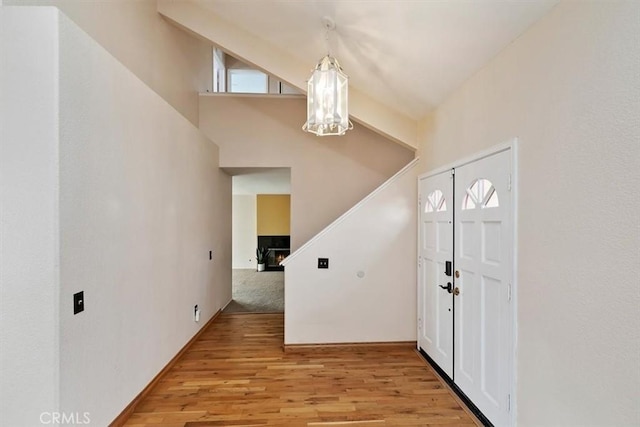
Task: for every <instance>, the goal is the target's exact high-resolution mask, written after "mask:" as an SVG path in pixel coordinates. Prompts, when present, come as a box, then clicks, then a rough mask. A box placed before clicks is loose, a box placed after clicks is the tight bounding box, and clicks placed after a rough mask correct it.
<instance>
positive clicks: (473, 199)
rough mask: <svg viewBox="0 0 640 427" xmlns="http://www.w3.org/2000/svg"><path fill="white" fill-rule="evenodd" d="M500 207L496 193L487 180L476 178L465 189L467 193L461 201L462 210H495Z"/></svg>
mask: <svg viewBox="0 0 640 427" xmlns="http://www.w3.org/2000/svg"><path fill="white" fill-rule="evenodd" d="M498 206H500V202H499V200H498V192H497V191H496V189H495V187H494V186H493V184H492V183H491V181H489V180H488V179H484V178H478V179H476V180H474V181H473V182H472V183H471V185H470V186H469V187H468V188H467V192H466V194H465V195H464V198H463V199H462V210H463V211H464V210H467V209H476V208H477V207H480V208H481V209H485V208H496V207H498Z"/></svg>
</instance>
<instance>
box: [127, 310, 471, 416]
mask: <svg viewBox="0 0 640 427" xmlns="http://www.w3.org/2000/svg"><path fill="white" fill-rule="evenodd" d="M283 323H284V317H283V315H282V314H222V315H221V316H220V317H219V318H218V319H217V320H216V321H215V322H213V323H212V324H211V325H210V326H209V328H208V329H207V330H206V331H205V332H204V333H203V334H202V335H201V337H200V338H199V339H198V340H197V341H196V342H195V343H194V345H193V346H192V347H191V348H190V349H189V350H188V351H187V352H186V353H185V354H184V355H183V356H182V358H181V359H180V360H179V361H178V362H177V363H176V365H175V366H174V367H173V369H171V370H170V371H169V372H168V373H167V375H166V376H165V377H164V378H163V379H162V380H161V381H160V382H159V383H158V385H157V386H156V387H155V388H154V389H153V390H152V391H151V393H150V394H149V395H148V396H147V397H146V398H145V399H144V400H143V401H142V402H141V403H140V404H139V405H138V407H137V408H136V410H135V412H134V413H133V414H132V416H131V417H130V418H129V420H128V421H127V423H126V424H125V425H126V426H129V427H143V426H144V427H152V426H154V427H213V426H216V427H217V426H271V425H280V426H350V427H354V426H400V425H402V426H430V425H447V426H472V425H475V423H474V420H473V419H472V418H471V417H470V416H469V415H468V413H467V412H465V410H464V409H463V408H462V407H461V406H460V405H459V404H458V402H457V400H456V399H455V398H454V397H453V395H452V393H451V392H450V391H449V390H448V389H447V388H446V387H445V386H444V385H443V384H442V383H441V382H440V381H439V380H438V378H436V376H435V375H434V374H433V372H432V371H431V370H430V369H429V368H428V367H427V366H426V364H425V362H424V361H423V360H422V359H421V358H420V357H419V356H418V355H417V353H416V352H415V351H414V350H413V349H412V348H411V347H410V346H407V345H395V346H394V345H381V346H370V347H369V346H366V347H362V346H351V347H319V348H301V349H296V350H295V351H287V352H286V353H285V352H284V351H283V348H282V344H283V329H284V327H283Z"/></svg>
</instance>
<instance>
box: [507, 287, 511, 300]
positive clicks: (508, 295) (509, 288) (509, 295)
mask: <svg viewBox="0 0 640 427" xmlns="http://www.w3.org/2000/svg"><path fill="white" fill-rule="evenodd" d="M507 297H508V298H509V301H511V283H509V286H507Z"/></svg>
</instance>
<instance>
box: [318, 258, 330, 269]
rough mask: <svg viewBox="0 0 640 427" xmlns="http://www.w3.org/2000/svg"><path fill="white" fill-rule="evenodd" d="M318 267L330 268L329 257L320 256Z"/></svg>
mask: <svg viewBox="0 0 640 427" xmlns="http://www.w3.org/2000/svg"><path fill="white" fill-rule="evenodd" d="M318 268H329V258H318Z"/></svg>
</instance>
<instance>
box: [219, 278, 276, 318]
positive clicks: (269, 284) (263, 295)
mask: <svg viewBox="0 0 640 427" xmlns="http://www.w3.org/2000/svg"><path fill="white" fill-rule="evenodd" d="M232 284H233V301H231V303H230V304H229V305H228V306H227V307H226V308H225V309H224V312H225V313H242V312H244V313H284V272H283V271H261V272H257V271H255V270H253V269H250V270H245V269H242V270H238V269H235V270H233V276H232Z"/></svg>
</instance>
